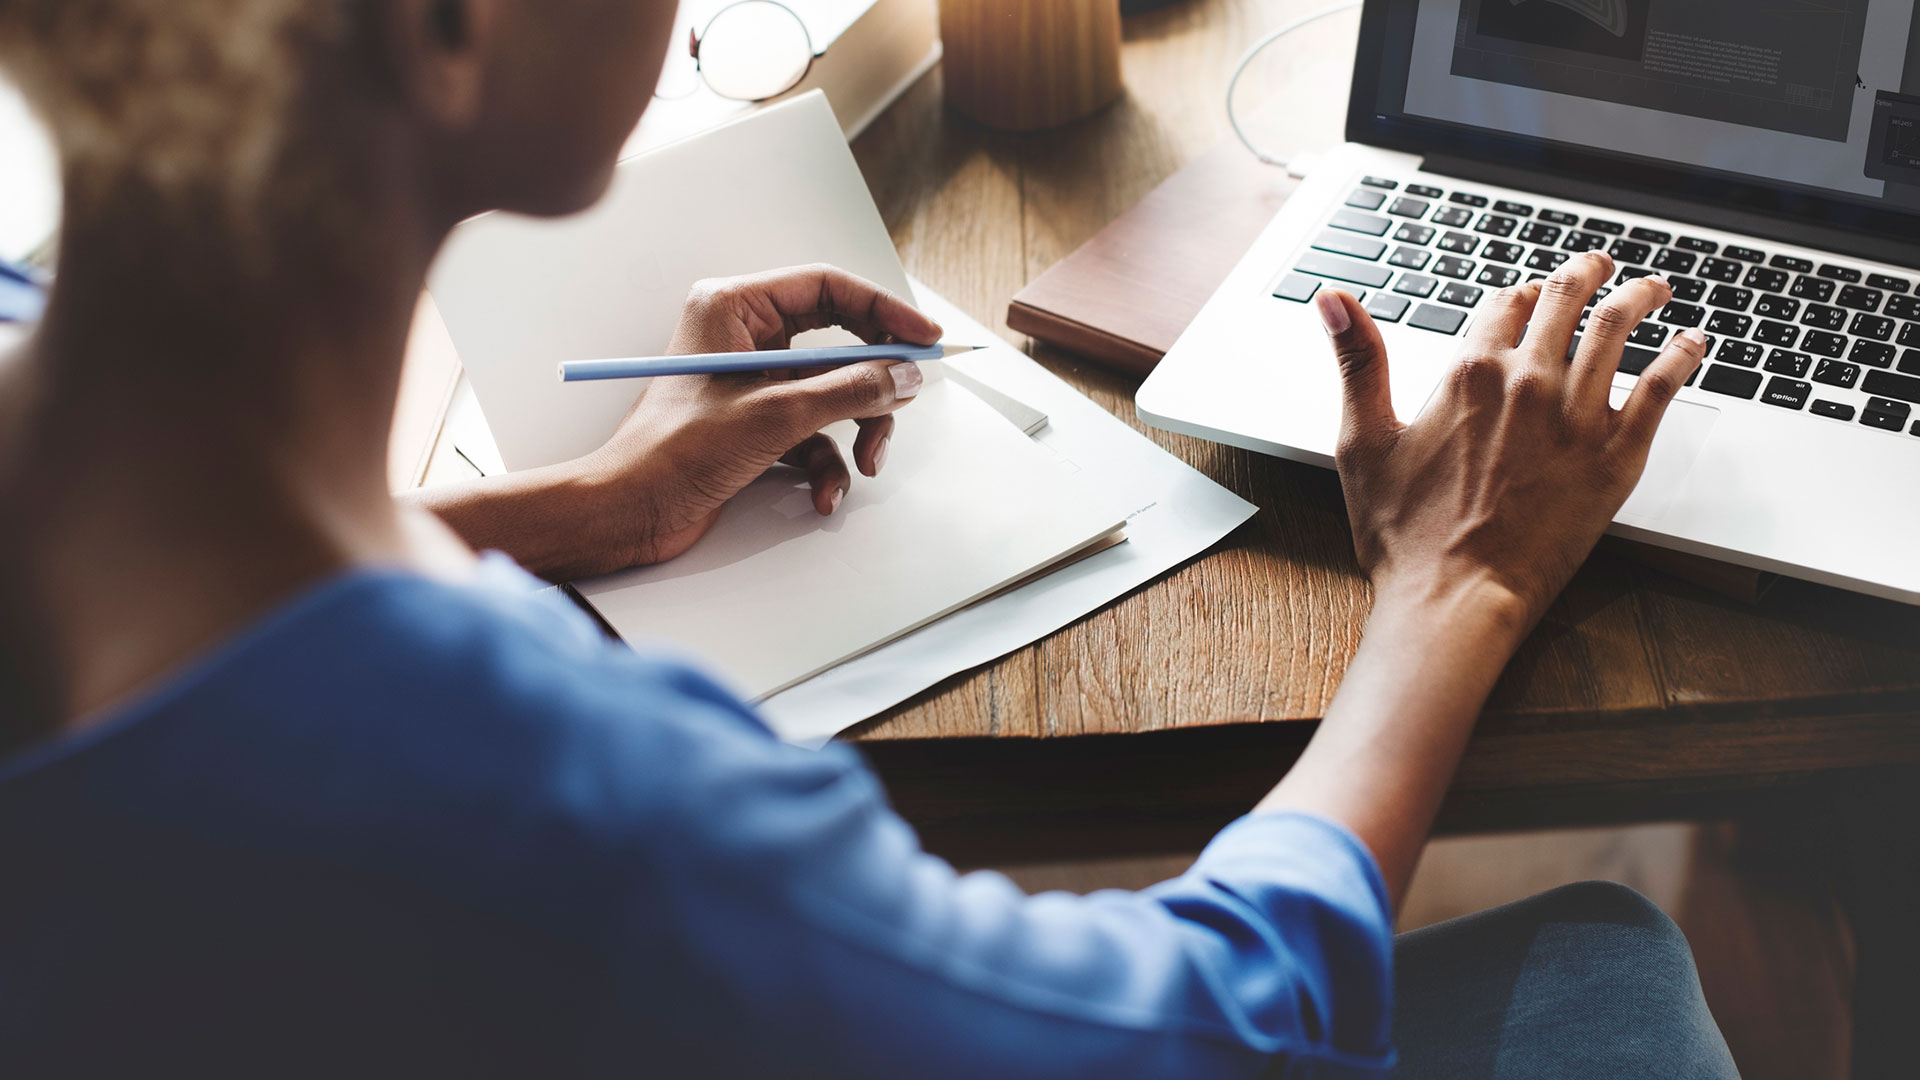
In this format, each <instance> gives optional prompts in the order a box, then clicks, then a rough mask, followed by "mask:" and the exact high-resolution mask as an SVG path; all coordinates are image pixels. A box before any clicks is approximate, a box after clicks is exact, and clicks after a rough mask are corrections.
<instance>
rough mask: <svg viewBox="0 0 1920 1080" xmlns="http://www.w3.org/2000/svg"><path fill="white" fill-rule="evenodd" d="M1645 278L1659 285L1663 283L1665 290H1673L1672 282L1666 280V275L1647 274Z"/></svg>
mask: <svg viewBox="0 0 1920 1080" xmlns="http://www.w3.org/2000/svg"><path fill="white" fill-rule="evenodd" d="M1647 280H1648V281H1652V282H1657V283H1659V284H1661V285H1665V286H1666V287H1667V291H1669V292H1671V291H1673V282H1671V281H1668V280H1667V275H1665V274H1648V275H1647Z"/></svg>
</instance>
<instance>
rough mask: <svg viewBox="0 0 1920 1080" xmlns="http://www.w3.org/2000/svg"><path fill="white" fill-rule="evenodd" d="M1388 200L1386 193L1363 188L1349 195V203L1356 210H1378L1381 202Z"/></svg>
mask: <svg viewBox="0 0 1920 1080" xmlns="http://www.w3.org/2000/svg"><path fill="white" fill-rule="evenodd" d="M1386 201H1387V197H1386V195H1385V194H1384V193H1382V192H1378V191H1369V190H1367V189H1366V188H1361V189H1359V190H1358V191H1355V192H1354V193H1353V194H1351V195H1349V196H1347V205H1348V206H1351V207H1353V208H1355V209H1356V210H1378V209H1380V204H1381V203H1384V202H1386Z"/></svg>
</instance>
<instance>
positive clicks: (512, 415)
mask: <svg viewBox="0 0 1920 1080" xmlns="http://www.w3.org/2000/svg"><path fill="white" fill-rule="evenodd" d="M816 260H818V261H828V262H833V263H835V264H837V265H839V266H841V267H843V268H845V269H847V270H850V271H852V272H854V273H857V274H860V275H862V276H864V277H866V278H868V279H870V280H873V281H875V282H877V283H879V284H881V285H883V286H886V287H887V288H890V289H893V290H895V291H896V292H898V293H899V294H900V295H903V296H911V295H912V290H911V287H910V285H909V284H908V282H907V278H906V274H905V272H904V271H903V270H902V268H901V266H900V262H899V257H898V256H897V255H896V254H895V252H894V250H893V243H892V239H891V238H890V237H889V235H888V233H887V230H886V226H885V224H884V223H883V222H882V221H881V220H880V215H879V212H878V210H877V209H876V208H875V207H874V205H873V199H872V196H871V195H870V194H869V193H868V192H867V188H866V184H865V182H864V180H863V179H862V178H861V176H860V171H859V168H858V166H857V165H856V164H855V163H854V160H853V155H852V153H851V151H850V150H849V149H848V148H847V144H846V141H845V139H844V138H843V137H842V136H841V133H840V128H839V125H838V123H837V122H836V121H835V120H834V116H833V112H832V110H831V108H830V107H829V106H828V105H827V102H826V99H825V98H824V97H823V96H821V95H818V94H814V95H808V96H806V97H802V98H800V99H798V100H796V101H793V102H791V103H787V104H782V105H778V106H774V107H771V108H768V109H765V110H763V111H760V112H757V113H755V114H753V115H752V116H749V117H747V118H745V119H742V120H739V121H736V122H734V123H732V124H729V125H727V126H726V127H723V128H719V129H717V130H715V131H712V132H709V133H707V134H705V135H701V136H699V137H697V138H694V139H690V140H687V141H685V142H681V143H676V144H674V145H671V146H667V147H664V148H662V149H659V150H656V151H652V152H650V153H648V154H644V155H641V156H639V157H636V158H633V159H631V160H629V161H627V162H625V163H623V164H622V165H621V167H620V170H619V175H618V176H617V177H616V179H615V181H614V187H613V190H612V192H611V194H610V195H609V197H608V199H607V200H606V202H605V203H603V204H602V205H601V206H599V207H598V208H596V209H595V210H593V211H592V212H590V213H589V214H586V215H583V216H582V217H580V218H577V219H570V220H565V221H558V222H551V221H549V222H541V221H529V220H526V219H521V218H514V217H510V216H506V215H487V216H485V217H482V218H479V219H476V220H474V221H472V222H469V223H467V224H465V225H463V226H461V227H460V229H459V230H457V231H456V234H455V236H454V238H453V240H452V242H451V243H450V244H449V247H448V251H447V253H446V255H445V256H444V257H443V259H442V261H441V264H440V265H439V266H438V267H437V268H436V270H435V272H434V275H433V283H432V291H433V296H434V300H435V302H436V303H437V304H438V306H439V308H440V310H441V312H442V314H443V316H444V317H445V320H446V324H447V329H448V331H449V332H450V334H451V335H452V337H453V340H454V343H455V345H456V346H457V347H458V349H459V352H460V355H461V359H462V361H463V362H464V363H465V365H466V367H467V372H468V375H469V377H470V379H471V380H472V383H473V387H474V391H475V393H476V394H477V396H478V399H479V402H480V406H481V409H482V411H483V412H484V413H485V414H486V418H487V422H488V424H489V425H490V426H491V427H492V429H493V432H494V435H495V437H496V439H497V440H498V443H499V446H500V450H501V455H502V457H503V459H504V460H505V462H506V464H507V465H508V466H509V467H510V468H514V469H524V468H531V467H535V466H539V465H545V464H549V463H552V462H558V461H564V460H568V459H570V458H573V457H576V456H579V455H581V454H584V453H586V452H588V451H590V450H593V449H595V448H597V447H598V446H599V445H600V444H601V443H603V442H604V441H605V440H606V438H607V437H608V436H609V435H611V434H612V432H613V430H614V428H615V426H616V425H617V424H618V422H619V420H620V418H621V417H622V416H623V415H624V414H625V412H626V410H627V407H628V406H629V405H630V404H631V402H632V400H633V398H634V397H635V396H636V395H637V394H638V393H639V392H640V390H641V384H640V383H639V382H637V381H630V382H602V383H584V384H582V383H569V384H562V383H560V382H558V381H557V380H556V379H555V377H554V370H555V364H556V362H557V361H559V360H563V359H585V358H592V357H602V356H629V355H643V354H651V353H657V352H660V351H662V349H663V347H664V346H665V345H666V343H667V339H668V337H669V336H670V334H671V332H672V329H673V326H674V323H675V321H676V320H677V318H678V315H679V311H680V306H681V301H682V299H683V298H684V296H685V294H686V290H687V286H688V285H689V284H690V283H691V282H693V281H695V280H697V279H699V278H701V277H708V276H715V275H722V274H738V273H744V272H748V271H753V270H761V269H768V268H773V267H778V266H783V265H791V264H794V263H800V262H808V261H816ZM806 336H807V337H809V338H812V337H814V336H815V335H806ZM960 344H984V343H983V342H982V343H970V342H960ZM930 367H931V368H932V370H930V371H929V372H928V374H929V376H930V377H929V379H928V381H927V384H926V386H925V388H924V389H923V390H922V391H921V394H920V396H919V398H918V400H916V401H915V402H913V403H912V404H911V405H909V406H907V407H906V408H905V409H904V410H902V411H901V413H900V414H899V420H898V427H897V429H896V432H895V434H894V436H893V444H892V446H891V447H890V449H889V453H888V458H887V467H886V469H885V471H884V472H883V473H882V475H881V476H880V477H879V478H878V479H877V480H875V479H868V478H865V477H855V480H854V484H853V488H852V491H851V492H850V493H849V494H848V496H847V498H846V501H845V502H843V503H842V504H841V506H840V509H839V511H838V512H837V513H835V514H834V515H833V516H832V517H827V518H823V517H821V516H820V515H819V514H818V513H816V512H815V511H814V509H813V507H812V503H811V500H810V499H809V498H808V497H807V494H806V488H805V479H804V477H803V476H802V475H801V474H800V473H799V472H798V471H797V470H789V469H786V468H778V469H776V470H775V471H774V472H772V473H769V474H768V475H767V476H765V477H763V478H761V479H760V480H759V481H757V482H756V483H755V484H753V485H752V486H750V487H749V488H748V489H747V490H746V491H745V492H743V493H742V494H740V495H739V496H736V497H735V498H734V499H733V500H732V501H731V502H729V504H728V505H727V507H726V509H725V510H724V511H723V512H722V513H721V515H720V518H719V520H718V521H717V522H716V524H715V526H714V528H713V530H712V531H711V532H710V533H709V534H708V535H707V536H706V537H704V538H703V539H702V540H701V541H700V542H699V543H698V544H696V545H695V546H694V547H693V549H692V550H691V551H689V552H688V553H687V554H685V555H682V556H681V557H679V558H677V559H674V560H672V561H670V562H668V563H665V564H663V565H661V566H657V567H649V568H643V569H639V570H633V571H628V572H625V573H621V574H615V575H612V576H610V577H606V578H601V579H598V580H594V581H588V582H581V583H578V588H579V590H580V592H581V593H582V595H584V596H585V597H586V598H587V599H588V600H589V602H591V603H592V604H593V605H594V607H595V608H596V609H598V610H599V611H600V613H601V614H602V616H603V617H604V618H605V619H606V620H607V622H608V623H609V624H610V625H611V626H612V627H613V628H614V629H615V630H617V631H618V632H619V633H620V634H621V636H622V637H624V638H627V639H628V640H632V641H641V640H654V641H660V642H665V643H669V644H671V645H673V646H676V647H679V648H681V649H684V650H689V651H692V652H695V653H697V654H699V655H701V656H702V657H704V658H705V659H706V660H707V661H708V662H709V663H711V664H712V665H714V666H715V667H716V668H718V669H719V670H720V671H721V672H722V673H723V674H725V675H726V676H728V677H729V678H730V679H731V680H732V681H733V682H734V683H735V685H736V687H737V688H738V689H739V690H740V691H741V692H742V693H743V694H745V695H746V696H747V697H750V698H754V699H759V698H764V697H766V696H768V695H770V694H773V693H776V692H778V691H780V690H782V689H785V688H787V687H790V686H792V685H794V684H796V683H798V682H801V681H804V680H805V679H807V678H809V677H811V676H813V675H815V674H818V673H819V672H821V671H824V670H826V669H827V668H830V667H832V666H834V665H836V664H838V663H841V662H843V661H845V660H848V659H851V658H852V657H855V656H858V655H861V654H862V653H865V652H868V651H870V650H872V649H875V648H878V647H879V646H881V645H884V644H886V643H887V642H889V641H892V640H894V639H896V638H898V637H900V636H902V635H904V634H907V633H909V632H911V631H913V630H914V629H917V628H919V627H921V626H924V625H926V624H928V623H930V622H932V621H935V620H937V619H939V618H941V617H943V616H945V615H947V614H950V613H952V612H954V611H956V610H959V609H960V608H962V607H965V606H967V605H969V604H971V603H973V602H975V601H977V600H981V599H984V598H986V597H988V596H990V595H992V594H993V593H995V592H998V591H1000V590H1001V589H1003V588H1005V587H1007V586H1009V585H1012V584H1014V583H1016V582H1019V581H1021V580H1023V579H1025V578H1028V577H1031V576H1033V575H1034V574H1035V573H1037V572H1040V571H1043V570H1045V569H1047V568H1049V567H1053V566H1057V565H1060V564H1062V563H1064V562H1068V561H1071V559H1072V558H1073V557H1074V556H1075V555H1076V554H1078V553H1081V552H1083V551H1085V550H1087V549H1089V548H1090V547H1093V546H1097V545H1098V544H1100V543H1101V542H1102V541H1104V540H1107V539H1108V538H1110V537H1112V536H1113V535H1114V534H1115V533H1116V532H1117V531H1118V530H1119V528H1120V526H1121V525H1122V523H1123V521H1124V520H1125V516H1126V514H1125V508H1123V507H1120V506H1117V505H1112V503H1113V499H1112V496H1111V494H1110V493H1109V492H1108V491H1107V490H1106V489H1104V488H1101V487H1098V486H1096V485H1094V484H1091V483H1089V482H1087V480H1086V478H1085V477H1083V476H1081V475H1080V473H1079V470H1078V469H1077V467H1076V466H1075V465H1074V464H1073V463H1071V462H1068V461H1064V460H1062V459H1061V458H1060V457H1059V456H1058V455H1057V454H1055V453H1054V452H1053V451H1051V450H1048V449H1046V448H1045V447H1044V446H1042V445H1040V444H1038V443H1036V442H1034V441H1033V440H1032V439H1031V438H1029V437H1028V436H1027V433H1026V432H1024V431H1023V430H1021V427H1020V426H1017V425H1016V424H1014V423H1012V422H1010V421H1009V420H1008V419H1006V417H1005V416H1003V415H1002V414H1001V413H1000V412H997V411H996V410H995V408H994V407H993V406H990V405H988V404H987V403H986V402H984V401H983V400H982V399H981V397H980V396H978V395H976V394H975V393H974V392H972V391H970V390H969V389H967V387H966V386H965V385H963V384H962V383H961V381H959V380H955V379H950V378H946V377H944V373H943V372H942V371H941V370H940V369H939V367H938V366H937V365H933V366H930ZM840 428H841V429H842V430H832V431H830V434H832V435H834V436H835V437H836V438H837V439H839V440H840V441H841V445H842V448H843V450H844V451H845V452H846V453H847V454H848V456H849V459H851V442H852V425H851V424H847V425H840Z"/></svg>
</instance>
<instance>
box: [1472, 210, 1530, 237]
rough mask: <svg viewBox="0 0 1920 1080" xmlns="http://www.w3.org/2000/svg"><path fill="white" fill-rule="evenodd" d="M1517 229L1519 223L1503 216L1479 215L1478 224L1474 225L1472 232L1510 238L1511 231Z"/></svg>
mask: <svg viewBox="0 0 1920 1080" xmlns="http://www.w3.org/2000/svg"><path fill="white" fill-rule="evenodd" d="M1519 227H1520V222H1518V221H1516V220H1515V219H1513V218H1510V217H1508V216H1506V215H1505V214H1482V215H1480V224H1478V225H1475V226H1474V227H1473V231H1474V232H1483V233H1488V234H1491V235H1493V236H1503V237H1504V236H1512V235H1513V230H1515V229H1517V228H1519Z"/></svg>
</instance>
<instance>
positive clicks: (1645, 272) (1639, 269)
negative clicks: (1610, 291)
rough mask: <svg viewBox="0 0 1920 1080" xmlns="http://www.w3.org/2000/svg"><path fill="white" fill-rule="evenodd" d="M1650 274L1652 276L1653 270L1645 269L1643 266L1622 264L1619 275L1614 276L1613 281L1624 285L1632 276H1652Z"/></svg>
mask: <svg viewBox="0 0 1920 1080" xmlns="http://www.w3.org/2000/svg"><path fill="white" fill-rule="evenodd" d="M1652 276H1653V271H1651V270H1649V269H1647V268H1646V267H1644V266H1623V267H1621V268H1620V276H1618V277H1616V278H1614V279H1613V283H1614V284H1615V285H1625V284H1626V283H1627V282H1629V281H1632V280H1633V279H1634V278H1643V277H1652Z"/></svg>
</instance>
